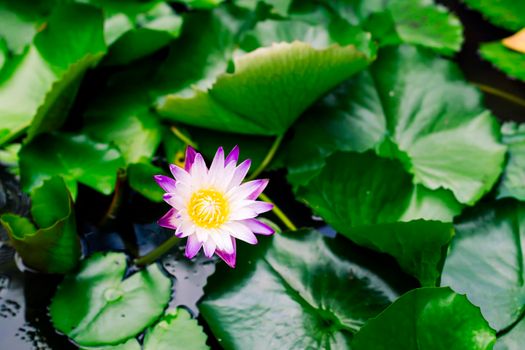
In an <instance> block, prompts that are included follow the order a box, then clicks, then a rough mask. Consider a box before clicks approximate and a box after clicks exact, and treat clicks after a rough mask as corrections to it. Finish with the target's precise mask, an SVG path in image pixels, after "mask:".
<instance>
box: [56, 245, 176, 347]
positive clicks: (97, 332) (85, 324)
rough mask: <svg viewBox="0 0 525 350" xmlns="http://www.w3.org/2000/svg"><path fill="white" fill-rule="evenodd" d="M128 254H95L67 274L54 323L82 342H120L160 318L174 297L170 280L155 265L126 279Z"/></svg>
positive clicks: (86, 345)
mask: <svg viewBox="0 0 525 350" xmlns="http://www.w3.org/2000/svg"><path fill="white" fill-rule="evenodd" d="M125 273H126V256H125V255H124V254H121V253H96V254H94V255H92V256H91V257H90V258H88V259H87V260H84V261H83V263H82V265H81V266H80V269H79V271H78V272H77V273H75V274H71V275H68V276H66V278H65V279H64V281H63V282H62V283H61V284H60V286H59V287H58V289H57V292H56V294H55V296H54V297H53V300H52V302H51V306H50V308H49V312H50V315H51V321H52V322H53V325H54V326H55V328H56V329H57V330H58V331H60V332H62V333H64V334H65V335H67V336H68V337H70V338H71V339H72V340H73V341H75V343H77V344H79V345H81V346H85V347H88V346H91V347H93V346H107V345H117V344H119V343H122V342H124V341H126V340H127V339H129V338H132V337H135V336H136V335H138V334H139V333H140V332H142V331H143V330H144V329H145V328H147V327H149V326H151V325H152V324H153V323H154V322H155V321H156V320H157V318H159V317H160V316H161V315H162V313H163V311H164V309H165V307H166V306H167V305H168V302H169V300H170V297H171V280H170V279H169V278H168V277H166V276H165V275H164V273H163V272H162V271H161V270H160V268H159V265H157V264H153V265H150V266H148V267H147V268H146V269H144V270H141V271H138V272H136V273H134V274H133V275H131V276H129V277H127V278H125V279H123V278H124V275H125Z"/></svg>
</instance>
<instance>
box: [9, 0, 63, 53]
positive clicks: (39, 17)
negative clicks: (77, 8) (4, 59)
mask: <svg viewBox="0 0 525 350" xmlns="http://www.w3.org/2000/svg"><path fill="white" fill-rule="evenodd" d="M55 5H56V3H55V1H53V0H49V1H48V0H19V1H10V0H1V1H0V23H2V26H1V27H0V37H3V38H5V40H6V42H7V47H8V48H9V51H11V52H13V53H14V54H16V55H19V54H22V53H23V51H24V49H25V48H26V47H27V46H28V45H29V44H31V42H32V41H33V38H34V36H35V35H36V34H37V31H38V29H39V28H41V26H42V25H43V23H44V22H45V20H46V18H47V17H48V16H49V14H50V12H51V10H52V9H53V6H55Z"/></svg>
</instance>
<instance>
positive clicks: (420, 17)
mask: <svg viewBox="0 0 525 350" xmlns="http://www.w3.org/2000/svg"><path fill="white" fill-rule="evenodd" d="M365 28H367V29H368V30H370V32H371V33H372V35H373V36H374V37H375V38H377V39H379V42H380V45H382V46H384V45H397V44H402V43H407V44H413V45H419V46H424V47H427V48H430V49H432V50H435V51H437V52H439V53H442V54H445V55H452V54H454V53H455V52H457V51H459V50H460V49H461V44H462V43H463V33H462V31H463V27H462V26H461V22H460V21H459V19H458V18H457V17H456V16H455V15H453V14H451V13H450V12H449V11H448V10H447V8H446V7H444V6H441V5H436V4H434V3H433V2H432V1H427V0H415V1H414V0H412V1H406V0H390V1H388V5H387V7H386V10H385V11H382V12H377V13H373V14H372V15H371V16H370V17H369V18H368V19H367V21H366V22H365Z"/></svg>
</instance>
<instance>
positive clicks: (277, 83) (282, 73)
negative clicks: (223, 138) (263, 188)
mask: <svg viewBox="0 0 525 350" xmlns="http://www.w3.org/2000/svg"><path fill="white" fill-rule="evenodd" d="M209 21H210V20H209ZM188 22H190V23H191V22H192V20H191V19H188ZM185 24H186V23H185ZM199 26H200V28H199V29H200V31H201V32H202V31H203V30H205V31H206V32H208V31H209V30H211V29H212V28H209V29H203V26H206V22H202V21H201V22H199ZM209 26H211V24H210V25H209ZM217 26H219V27H221V28H224V27H225V25H224V24H222V25H217ZM261 26H264V27H265V28H264V30H261V28H260V27H261ZM305 27H308V25H307V24H305V23H302V22H293V21H285V22H282V21H265V22H261V23H259V24H258V25H257V27H256V28H255V29H254V31H253V32H252V33H249V34H247V35H252V40H251V41H250V43H251V44H253V43H254V42H256V43H260V44H263V45H264V44H265V40H268V39H267V38H266V37H265V36H264V37H263V36H261V35H258V33H268V32H269V31H272V32H273V33H274V34H276V35H277V36H276V37H273V38H272V39H274V40H275V41H273V43H272V44H271V45H270V46H265V47H258V48H256V47H257V46H258V45H255V47H254V46H249V49H250V52H248V53H244V54H241V55H237V56H235V57H234V58H233V62H232V63H231V65H230V67H229V69H228V70H227V71H226V69H225V68H226V66H227V63H228V62H227V59H228V58H229V57H227V54H228V49H226V50H224V49H222V50H220V51H219V52H220V54H221V55H220V56H218V55H217V53H215V52H214V51H213V50H212V51H211V53H209V54H208V58H206V57H202V55H203V54H202V53H201V52H200V51H199V50H197V49H194V50H193V52H188V51H189V50H187V52H183V53H182V54H181V53H180V52H177V57H176V59H174V60H172V61H171V63H170V65H169V66H168V65H167V66H165V67H164V68H163V69H164V70H166V69H170V70H174V71H175V70H178V71H180V70H181V69H182V67H184V65H186V64H187V62H192V67H193V68H192V71H193V72H198V69H200V70H201V71H202V72H203V73H199V75H198V76H199V81H200V84H196V85H195V83H194V80H193V81H191V80H185V81H181V79H180V78H179V79H178V80H177V82H178V90H179V91H176V92H175V93H172V94H170V95H167V96H165V97H164V98H163V99H162V100H161V101H160V103H159V104H158V106H157V110H158V111H159V113H160V114H161V115H162V116H163V117H165V118H166V119H169V120H173V121H178V122H183V123H187V124H190V125H194V126H200V127H205V128H210V129H215V130H220V131H227V132H236V133H243V134H256V135H281V134H283V133H284V132H285V131H286V130H287V129H288V128H289V126H290V125H291V124H292V123H293V122H294V121H295V120H296V119H297V118H298V117H299V115H300V114H301V113H302V112H303V111H304V110H305V109H306V108H307V107H308V106H309V105H310V104H312V103H313V102H314V101H315V100H316V99H317V98H318V97H320V96H321V95H323V94H324V93H326V92H327V91H328V90H330V89H331V88H333V87H335V86H336V85H338V84H339V83H341V82H342V81H344V80H345V79H347V78H348V77H350V76H352V75H353V74H354V73H356V72H358V71H360V70H362V69H363V68H365V67H366V66H367V65H368V62H369V59H370V57H368V56H367V55H366V54H365V53H363V52H361V51H359V50H358V49H356V47H355V46H354V45H351V44H348V43H347V42H345V43H344V44H342V45H340V44H339V43H338V42H337V41H335V40H333V39H332V38H331V37H330V35H329V33H328V32H327V31H326V30H325V29H324V28H322V27H315V28H311V30H307V31H305V30H303V29H305ZM204 28H206V27H204ZM298 28H300V29H301V30H298ZM299 34H300V36H299ZM193 35H195V34H193ZM224 35H225V30H224V29H222V30H217V31H216V33H215V34H214V35H212V34H205V38H204V39H206V41H205V42H203V43H207V44H208V47H209V46H210V45H212V47H217V46H218V44H220V45H224V42H223V41H221V39H222V36H224ZM231 35H232V34H230V36H231ZM254 38H255V39H254ZM338 39H341V38H338ZM181 40H182V41H181V42H180V44H179V45H183V43H184V40H185V39H184V33H183V36H182V38H181ZM202 40H203V39H201V41H202ZM348 40H349V41H351V40H350V39H348ZM201 41H200V42H201ZM340 41H341V40H340ZM229 46H230V47H232V46H231V43H229ZM223 47H224V46H222V48H223ZM243 48H248V46H246V44H244V45H243ZM230 50H231V49H230ZM216 55H217V57H216ZM225 55H226V57H225ZM196 56H197V57H196ZM199 56H200V57H199ZM201 62H202V63H201ZM199 63H201V64H202V66H201V67H199V65H198V64H199ZM182 70H183V69H182ZM161 72H162V70H161ZM203 77H205V78H206V79H204V78H203ZM192 82H193V83H194V86H193V87H192V89H189V88H190V86H189V83H192ZM292 92H293V93H292ZM270 116H271V117H270Z"/></svg>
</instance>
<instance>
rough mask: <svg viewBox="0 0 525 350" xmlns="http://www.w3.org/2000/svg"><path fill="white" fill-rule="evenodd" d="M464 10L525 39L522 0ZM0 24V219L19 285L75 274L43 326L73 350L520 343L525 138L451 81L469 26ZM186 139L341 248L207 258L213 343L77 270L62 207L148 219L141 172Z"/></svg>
mask: <svg viewBox="0 0 525 350" xmlns="http://www.w3.org/2000/svg"><path fill="white" fill-rule="evenodd" d="M465 2H466V3H467V5H468V6H470V7H472V8H474V9H478V10H480V11H482V12H483V13H484V14H485V16H487V17H488V18H489V19H490V20H491V21H493V22H494V23H496V24H498V25H501V26H504V27H505V28H507V29H509V30H518V29H521V28H520V26H521V27H523V26H525V25H524V24H523V21H522V20H523V19H522V18H521V17H520V16H521V14H522V13H525V9H524V10H523V11H520V10H521V6H522V5H521V2H518V1H510V2H505V1H499V2H498V1H488V0H476V1H475V0H465ZM0 23H2V25H1V26H0V163H1V164H2V166H8V167H10V169H11V172H12V173H15V174H19V179H20V184H21V187H22V189H23V191H25V192H28V193H30V194H31V199H32V209H31V219H29V218H26V217H22V216H17V215H15V214H12V213H6V214H3V215H2V216H1V219H0V221H1V223H2V226H3V227H4V228H5V230H6V231H7V233H8V235H9V238H10V240H11V242H12V245H13V246H14V247H15V249H16V250H17V252H18V254H19V255H20V256H21V258H22V260H23V261H24V263H25V264H26V265H27V266H28V267H30V268H33V269H36V270H40V271H44V272H49V273H68V274H67V275H66V276H65V278H64V280H63V282H62V283H61V284H60V286H59V287H58V289H57V292H56V295H55V296H54V297H53V299H52V301H51V305H50V308H49V312H50V317H51V321H52V323H53V325H54V327H55V328H56V329H57V330H58V331H59V332H60V333H62V334H64V335H65V336H67V337H69V338H70V339H71V340H72V341H74V342H75V343H76V344H77V345H79V346H80V347H82V348H85V349H89V348H98V349H121V350H137V349H141V348H142V349H145V350H154V349H155V350H162V349H207V348H208V346H209V345H210V344H213V342H214V341H215V340H216V341H217V342H218V343H219V344H220V345H221V346H222V347H223V348H225V349H259V348H264V349H310V348H312V349H357V350H359V349H419V348H424V349H491V348H492V347H495V348H496V349H519V348H520V345H521V344H523V340H525V337H524V335H523V334H525V322H524V321H523V315H525V312H524V305H525V293H524V288H523V284H524V283H523V279H524V276H523V256H522V255H523V254H522V250H523V247H522V246H523V244H522V242H523V239H522V237H521V236H522V235H523V234H525V231H524V227H525V226H524V225H525V222H524V218H525V214H524V208H523V203H522V201H524V200H525V129H524V125H520V124H517V123H506V124H504V125H503V126H500V124H499V122H498V121H497V119H496V118H495V117H494V115H493V114H492V112H491V111H489V110H488V109H487V108H486V107H485V106H484V104H483V98H482V97H483V96H482V95H481V93H480V92H479V91H478V90H477V89H476V88H475V87H474V86H473V85H472V84H469V83H468V82H467V81H466V80H465V78H464V77H463V74H462V72H461V70H460V68H459V67H458V65H457V64H456V63H455V62H454V60H453V58H452V56H454V55H455V54H456V53H457V52H458V51H460V49H461V47H462V44H463V41H464V39H463V27H462V24H461V22H460V21H459V19H458V17H457V16H456V15H455V14H453V13H452V12H450V11H449V10H447V8H446V7H444V6H442V5H439V4H436V3H434V1H432V0H413V1H412V0H392V1H385V0H366V1H365V0H351V1H349V0H337V1H329V0H306V1H302V0H301V1H299V0H233V1H221V0H179V1H161V0H150V1H138V0H129V1H117V0H67V1H58V0H57V1H33V2H31V1H26V0H24V1H17V2H11V1H6V0H5V1H4V0H0ZM481 55H482V56H483V57H484V58H486V59H488V60H490V61H492V62H493V63H494V64H496V65H497V66H498V67H500V68H502V69H503V70H505V71H506V72H507V73H508V74H509V75H511V76H513V77H516V78H518V79H521V78H523V77H524V74H523V69H522V68H523V67H522V66H524V65H523V64H522V63H523V62H522V61H523V60H522V59H523V57H522V56H523V55H522V54H520V53H517V52H513V51H510V50H509V49H507V48H505V47H503V46H502V45H501V44H499V43H496V44H494V43H489V44H484V45H482V48H481ZM188 145H191V146H193V147H194V148H196V149H198V150H199V151H200V152H201V153H202V154H203V155H204V157H205V158H207V159H208V160H209V159H211V158H212V157H213V155H214V153H215V151H216V150H217V147H219V146H224V147H225V148H230V149H231V148H232V147H234V146H235V145H239V146H240V149H241V152H242V153H241V157H242V158H245V157H247V158H251V159H252V161H253V162H252V174H253V172H254V171H255V172H257V174H259V172H264V171H266V172H267V173H265V174H264V175H268V176H269V177H271V178H272V181H271V183H270V188H269V190H270V193H272V195H271V196H272V198H273V199H274V200H275V202H276V203H278V204H279V205H280V206H282V207H285V208H286V207H287V206H288V204H289V207H292V208H293V207H299V206H300V205H304V206H305V207H306V208H304V207H301V209H302V210H305V211H307V210H310V211H311V213H313V214H314V215H315V217H316V219H319V220H322V221H323V223H324V224H327V225H329V226H330V228H331V229H333V230H335V231H336V232H337V235H336V237H335V238H333V237H332V238H330V237H327V236H325V235H324V234H322V233H321V231H324V230H326V229H327V228H326V227H323V228H322V229H320V230H317V229H313V228H301V229H299V230H297V231H293V232H283V233H281V232H279V233H278V234H276V235H274V237H264V238H261V240H260V241H261V242H260V244H259V245H257V246H256V247H247V246H246V245H241V244H239V246H238V247H237V248H238V257H237V260H238V263H237V266H238V267H237V268H236V269H235V270H231V269H229V268H226V267H225V266H224V264H222V265H220V264H218V265H217V271H216V273H215V274H214V275H213V276H212V277H211V278H210V280H209V281H208V284H207V286H206V288H205V296H204V298H203V299H202V301H201V302H200V304H199V311H200V313H201V315H202V320H203V321H205V322H206V323H207V326H208V327H207V328H206V330H207V332H204V331H203V329H202V328H201V326H199V324H198V322H197V320H196V319H194V318H193V317H192V315H191V314H190V313H189V312H188V311H187V310H185V309H184V308H174V307H173V305H169V304H170V298H171V295H172V292H174V293H177V292H178V291H177V288H178V285H179V284H178V283H175V284H173V283H172V281H171V280H170V278H168V277H167V276H166V275H165V274H164V272H163V271H162V268H161V267H160V265H157V264H151V265H149V266H147V267H145V268H142V269H138V268H136V267H133V266H128V261H127V259H128V258H127V256H126V255H125V254H123V253H116V252H97V253H93V254H91V253H92V252H89V254H87V255H88V257H87V258H86V259H84V260H82V261H81V263H80V264H79V266H77V265H78V262H79V259H80V254H81V249H80V248H81V246H80V238H79V235H77V228H76V222H75V211H74V209H75V208H74V201H79V203H77V204H78V207H79V208H84V207H85V206H83V205H85V204H86V203H82V200H83V194H84V193H88V194H90V195H93V196H94V197H95V198H97V200H98V199H104V200H105V201H106V202H110V201H111V203H112V205H111V208H110V211H109V212H110V214H112V215H113V214H114V212H112V211H111V210H113V209H115V208H114V207H113V204H114V203H120V202H121V200H122V196H123V193H125V194H127V192H131V191H132V192H134V193H138V194H140V195H141V196H143V197H145V198H146V199H148V200H149V201H151V202H160V201H162V195H163V192H164V191H163V190H162V189H161V188H159V187H158V186H157V184H155V183H154V181H153V180H152V177H153V175H157V174H168V164H177V165H183V163H184V154H185V153H184V152H185V149H186V147H187V146H188ZM275 150H277V151H276V152H275V154H274V151H275ZM255 169H257V170H255ZM269 171H272V172H269ZM284 178H285V179H284ZM273 179H276V180H277V181H273ZM278 179H281V180H282V181H281V182H282V183H281V185H279V186H282V187H279V186H278V185H274V184H276V183H279V182H278V181H279V180H278ZM286 181H287V182H288V183H287V184H286ZM117 184H118V187H117ZM0 185H1V184H0ZM84 186H85V187H87V188H85V187H84ZM272 186H275V187H272ZM130 189H131V190H130ZM0 190H1V188H0ZM91 190H94V191H95V193H93V191H91ZM281 190H283V191H287V190H290V191H289V192H290V193H284V192H280V191H281ZM96 192H98V193H96ZM274 193H277V196H275V195H274ZM0 194H1V192H0ZM111 195H112V196H113V198H103V197H102V196H111ZM97 196H98V197H97ZM126 198H127V197H126ZM0 199H2V198H0ZM292 199H295V200H296V202H297V203H295V202H294V203H285V202H286V201H287V200H290V201H292ZM95 202H96V203H94V205H99V202H98V201H95ZM102 202H104V201H103V200H101V201H100V203H102ZM130 202H131V203H133V201H130ZM283 202H284V203H283ZM89 204H90V205H93V203H89ZM150 204H151V205H152V207H153V208H154V209H155V210H157V209H159V211H160V209H161V208H163V207H161V206H158V207H157V206H154V204H152V203H150ZM124 205H129V202H126V201H124ZM94 209H98V208H94ZM135 209H136V208H135ZM139 210H142V208H140V209H139ZM277 213H278V212H277ZM83 214H84V213H80V215H82V218H84V215H83ZM134 219H135V218H126V217H124V218H122V217H120V218H119V217H118V215H117V220H122V221H126V225H128V224H130V222H129V221H132V223H133V220H134ZM294 221H296V220H295V218H294ZM101 222H104V220H102V221H101ZM296 224H297V226H299V227H303V226H306V225H305V222H299V221H296ZM117 226H118V225H117ZM291 226H293V224H292V225H291ZM104 228H105V227H104ZM278 231H280V230H278ZM135 243H136V242H135ZM130 250H133V249H130ZM132 253H135V252H133V251H132ZM199 320H200V319H199ZM208 335H213V336H214V337H215V340H213V341H211V342H207V336H208ZM207 343H208V344H207Z"/></svg>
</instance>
